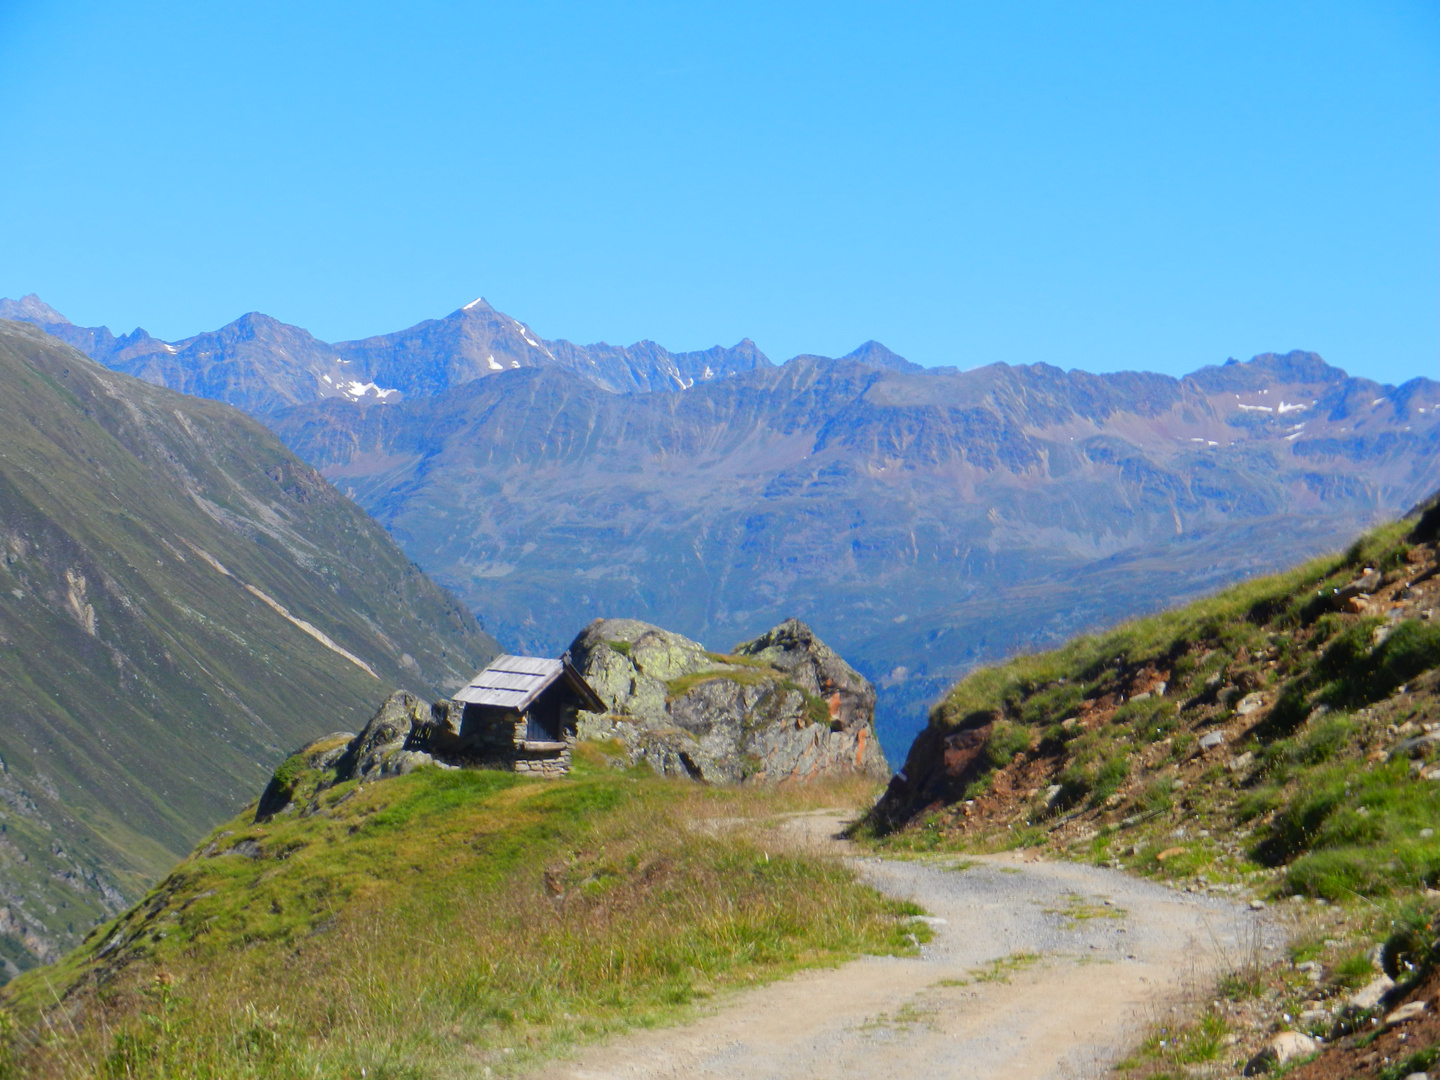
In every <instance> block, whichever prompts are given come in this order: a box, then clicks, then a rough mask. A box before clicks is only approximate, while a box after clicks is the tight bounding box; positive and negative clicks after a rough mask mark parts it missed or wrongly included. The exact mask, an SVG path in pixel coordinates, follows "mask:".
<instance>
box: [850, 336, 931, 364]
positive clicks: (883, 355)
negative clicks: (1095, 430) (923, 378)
mask: <svg viewBox="0 0 1440 1080" xmlns="http://www.w3.org/2000/svg"><path fill="white" fill-rule="evenodd" d="M840 359H842V360H853V361H855V362H856V363H857V364H869V365H870V366H871V367H882V368H889V369H890V370H892V371H921V370H923V369H922V368H921V367H920V365H919V364H916V363H914V362H913V361H910V360H906V359H905V357H903V356H901V355H900V354H899V353H897V352H894V351H893V350H891V349H889V348H887V347H885V346H884V345H882V344H880V342H878V341H876V340H874V339H873V338H872V339H871V340H869V341H867V342H865V344H863V345H861V346H860V347H859V348H858V349H855V350H854V351H852V352H848V353H846V354H845V355H844V356H842V357H841V358H840Z"/></svg>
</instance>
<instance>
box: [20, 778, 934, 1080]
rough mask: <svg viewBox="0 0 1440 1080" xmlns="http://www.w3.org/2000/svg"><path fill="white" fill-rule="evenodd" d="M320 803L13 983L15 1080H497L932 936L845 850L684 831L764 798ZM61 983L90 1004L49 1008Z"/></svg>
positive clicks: (748, 833)
mask: <svg viewBox="0 0 1440 1080" xmlns="http://www.w3.org/2000/svg"><path fill="white" fill-rule="evenodd" d="M291 771H292V772H293V771H294V770H293V769H292V770H291ZM318 779H319V774H315V773H311V772H307V771H303V770H302V772H301V773H300V774H299V775H297V776H296V777H294V782H295V784H296V786H297V789H299V790H301V791H302V792H303V791H305V789H306V786H307V785H310V787H312V788H313V786H314V784H315V783H316V781H317V780H318ZM834 794H835V793H834V792H810V793H808V794H806V793H801V794H798V795H797V794H793V793H792V794H790V795H789V796H787V798H788V799H789V800H790V801H791V802H795V803H796V805H797V806H798V805H800V804H804V803H807V800H808V802H813V801H814V800H816V799H820V800H825V799H826V798H827V797H833V796H834ZM796 800H799V801H798V802H796ZM319 802H320V810H319V812H318V813H315V814H313V815H310V816H306V817H302V816H300V815H299V814H297V813H294V812H291V813H286V814H281V815H278V816H277V817H275V818H274V819H272V820H271V821H269V822H267V823H264V824H261V825H256V824H253V823H252V822H250V820H249V819H248V818H247V817H245V816H243V815H242V816H241V817H240V818H237V819H235V820H234V821H232V822H230V823H228V824H227V825H226V826H224V827H223V828H221V829H218V830H216V831H215V833H213V834H212V836H211V837H210V838H207V841H206V842H204V843H203V844H202V846H201V848H200V850H199V851H198V852H197V854H196V855H195V856H193V857H192V858H190V859H189V860H187V861H186V862H184V863H182V864H181V865H180V866H179V867H177V868H176V870H175V871H174V872H173V873H172V874H171V875H170V876H169V877H167V878H166V879H165V881H163V882H162V883H161V884H160V885H159V886H157V887H156V889H155V890H154V892H152V893H151V894H150V896H148V897H147V898H146V899H145V900H144V901H143V902H142V903H141V904H140V905H137V907H135V908H134V909H132V910H131V911H129V912H127V913H126V914H125V915H124V916H122V917H121V918H119V919H117V920H114V921H112V922H111V923H109V924H107V925H105V926H104V927H102V928H100V929H99V930H97V932H96V933H94V934H92V935H91V936H90V938H88V939H87V941H86V943H85V945H84V947H83V948H82V949H80V950H78V951H77V952H76V953H74V954H72V955H71V956H70V957H68V958H66V960H65V961H63V962H62V963H61V964H60V965H58V966H56V967H53V968H48V969H43V970H39V971H36V972H33V973H31V974H29V975H27V976H25V977H23V978H21V979H20V980H17V982H16V983H15V984H14V985H12V986H11V987H9V988H7V991H6V993H5V995H4V1003H5V1006H6V1008H5V1011H3V1012H0V1017H3V1018H4V1019H3V1020H0V1028H3V1026H4V1025H5V1024H9V1028H8V1030H9V1031H10V1032H11V1036H10V1038H9V1040H8V1042H7V1043H6V1044H5V1051H4V1052H6V1053H9V1054H10V1055H11V1062H12V1065H11V1067H10V1071H9V1072H8V1073H6V1072H4V1071H0V1076H16V1077H18V1076H25V1077H37V1078H48V1077H60V1076H64V1077H96V1078H100V1077H110V1076H125V1077H153V1078H156V1080H158V1078H160V1077H171V1076H186V1077H198V1078H210V1077H214V1078H219V1077H226V1078H230V1077H236V1078H245V1077H277V1078H291V1077H294V1078H297V1080H298V1078H299V1077H315V1076H321V1077H328V1076H335V1077H341V1076H345V1077H349V1076H355V1075H359V1074H360V1070H361V1069H364V1070H366V1074H367V1075H368V1076H371V1077H373V1076H390V1077H419V1076H422V1075H423V1076H432V1075H437V1074H446V1073H448V1072H450V1071H453V1070H456V1069H459V1068H460V1067H461V1066H462V1065H465V1067H469V1068H476V1067H478V1066H479V1065H480V1064H488V1065H489V1066H490V1067H491V1068H493V1069H495V1070H497V1071H500V1072H504V1071H505V1070H507V1069H511V1068H519V1067H521V1066H522V1065H524V1064H526V1063H528V1062H534V1061H536V1060H539V1059H541V1058H544V1057H545V1056H547V1055H550V1054H552V1053H554V1052H555V1051H556V1050H557V1049H559V1048H563V1047H565V1046H568V1045H572V1044H575V1043H577V1042H583V1041H586V1040H590V1039H594V1038H598V1037H599V1036H601V1035H603V1034H605V1033H607V1032H610V1031H614V1030H618V1029H622V1028H625V1027H628V1026H632V1025H635V1024H652V1023H659V1022H664V1021H667V1020H671V1019H674V1018H676V1017H677V1016H680V1015H683V1014H684V1013H685V1011H686V1010H687V1009H688V1008H690V1007H691V1006H692V1005H693V1004H694V1003H696V1002H698V1001H701V1000H703V999H705V998H706V997H708V996H711V995H713V994H714V993H716V992H719V991H721V990H723V989H724V988H725V987H729V986H740V985H749V984H750V983H751V982H753V981H756V980H764V979H770V978H774V977H777V976H779V975H782V974H784V973H787V972H789V971H793V970H795V969H797V968H799V967H803V966H807V965H813V964H827V963H834V962H837V961H839V960H843V959H845V958H847V957H849V956H852V955H854V954H856V953H859V952H891V953H902V952H906V951H909V950H911V949H913V947H914V945H915V942H917V941H918V940H921V939H922V938H924V937H926V936H928V930H927V928H925V927H924V926H923V925H917V924H914V923H912V922H910V921H908V917H909V916H911V915H913V914H914V913H915V912H914V905H909V904H897V903H893V902H890V901H887V900H884V899H883V898H881V897H880V896H879V895H878V894H876V893H874V892H873V891H872V890H870V889H868V888H866V887H863V886H861V885H859V884H858V883H857V882H856V880H855V878H854V876H853V874H852V873H851V872H850V871H848V870H846V869H845V868H844V867H843V866H842V865H840V864H839V863H838V862H833V861H829V860H826V859H822V858H819V857H815V856H809V855H797V854H790V853H787V852H785V851H783V850H782V849H780V848H779V847H777V846H776V845H775V844H774V843H773V842H771V841H769V840H766V841H765V842H764V843H763V844H762V843H761V840H762V837H761V836H760V834H758V833H756V832H755V831H754V830H752V829H747V828H741V827H727V828H725V829H719V830H700V829H696V828H695V822H696V821H697V820H703V819H705V818H715V819H717V820H722V821H727V822H734V821H735V820H737V819H744V818H748V817H758V816H761V815H770V814H773V813H775V812H776V810H777V804H776V803H775V801H774V800H773V799H770V798H768V797H767V793H763V792H762V793H755V792H747V791H743V790H741V791H735V790H725V789H706V788H702V787H698V786H696V785H692V784H686V783H682V782H673V781H666V780H662V779H658V778H651V779H646V780H641V779H637V778H635V777H633V776H628V775H625V774H617V773H615V772H613V771H609V770H604V769H595V770H593V771H592V772H591V774H590V775H582V776H579V777H576V778H573V779H568V780H564V781H550V782H545V781H533V780H526V779H521V778H518V777H516V776H515V775H513V774H508V773H500V772H474V771H460V772H449V771H440V770H434V769H425V770H420V771H419V772H416V773H414V774H411V775H409V776H404V777H398V778H394V779H390V780H386V781H383V782H379V783H371V784H367V785H364V786H363V787H356V786H355V785H354V784H346V785H342V786H340V787H337V788H332V789H329V790H327V791H325V792H324V793H323V794H321V796H320V799H319ZM212 845H213V847H212ZM237 848H238V850H237ZM241 851H246V852H250V853H251V854H258V857H248V856H247V855H246V854H241V853H240V852H241ZM67 994H70V995H71V996H70V998H69V1000H70V1001H71V1002H76V1001H83V1002H84V1008H83V1009H82V1010H80V1011H79V1012H76V1011H74V1010H72V1009H71V1008H69V1007H66V1008H64V1009H59V1010H56V1009H55V1008H54V1003H55V1002H56V1001H57V1000H58V999H59V998H61V997H64V996H65V995H67ZM74 995H78V997H77V996H74ZM77 1016H78V1017H80V1018H81V1019H78V1020H77V1019H76V1017H77ZM17 1022H18V1026H17ZM506 1047H508V1048H510V1050H511V1051H512V1053H509V1054H506V1053H504V1050H505V1048H506Z"/></svg>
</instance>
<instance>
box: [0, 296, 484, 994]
mask: <svg viewBox="0 0 1440 1080" xmlns="http://www.w3.org/2000/svg"><path fill="white" fill-rule="evenodd" d="M0 375H3V379H4V384H5V387H6V393H5V394H4V395H3V397H0V685H4V686H5V688H6V696H5V702H4V713H5V716H6V721H5V723H3V724H0V974H3V975H4V976H6V977H8V976H10V975H13V974H14V973H15V972H16V971H17V970H21V969H24V968H27V967H30V966H33V965H34V964H35V963H36V962H38V961H44V960H50V959H53V958H54V957H55V956H57V955H58V954H59V952H60V951H62V950H63V949H65V948H67V947H69V946H70V945H72V944H73V943H75V942H76V941H78V940H80V938H81V937H83V935H84V934H85V933H86V931H87V930H88V928H89V927H90V926H91V925H92V924H93V923H94V922H96V921H97V920H99V919H102V918H104V917H108V916H109V915H112V914H114V913H115V912H116V911H118V910H120V909H121V908H123V907H124V906H125V905H126V904H128V903H129V902H131V901H132V900H133V899H134V898H135V897H136V896H138V895H140V894H141V893H142V892H143V891H144V890H145V889H146V888H148V887H149V885H150V884H151V883H152V882H153V881H154V880H156V879H157V878H158V877H159V876H160V875H161V874H163V873H164V872H166V871H167V870H168V869H169V868H170V867H171V865H172V864H173V863H174V862H175V860H176V859H177V858H179V857H181V856H182V855H183V854H184V853H185V851H186V850H187V849H188V848H189V847H190V846H191V845H192V844H193V843H194V841H195V839H196V838H197V837H198V836H199V835H200V834H201V833H202V832H204V830H205V829H206V828H208V827H210V826H211V825H213V823H214V822H216V821H219V820H221V819H223V818H225V817H227V816H229V815H230V814H232V813H233V811H234V807H235V805H236V804H237V803H239V802H240V801H243V799H244V798H246V797H247V796H248V795H249V793H250V790H252V789H253V787H254V785H255V779H256V777H257V775H264V774H268V773H269V771H270V770H271V769H272V768H273V766H274V764H275V762H276V761H278V760H280V759H281V758H282V757H283V754H284V751H285V749H286V748H288V746H290V745H293V744H294V743H295V742H297V741H299V739H300V738H302V737H308V736H310V735H311V734H313V731H314V725H315V720H314V717H316V716H321V715H323V716H326V717H327V718H334V719H336V720H343V719H344V718H345V717H347V716H348V717H351V718H352V719H353V720H355V721H356V722H359V721H363V720H364V718H365V717H366V716H368V715H369V712H370V710H371V708H373V701H374V699H375V695H376V693H377V689H378V688H388V687H389V686H396V685H398V686H407V687H413V688H414V689H416V690H417V691H425V692H431V693H437V694H438V693H441V692H443V691H444V690H445V689H448V688H450V687H452V686H455V685H459V684H460V683H462V682H463V681H464V680H465V679H467V678H468V677H469V676H470V674H471V673H472V672H473V671H474V669H475V667H476V666H477V665H479V664H483V663H484V662H485V661H486V660H488V659H489V657H491V656H493V655H495V653H496V652H497V651H498V650H497V649H496V646H495V643H494V641H493V639H491V638H490V637H489V636H488V635H486V634H485V633H484V632H483V631H482V630H481V629H480V627H479V626H478V625H477V623H476V621H475V619H474V617H473V616H472V615H471V614H470V612H469V611H468V609H466V608H465V607H463V606H462V605H461V604H459V603H458V602H457V601H456V600H455V598H454V597H453V596H451V595H450V594H448V593H446V592H445V591H444V590H442V589H440V588H438V587H437V586H436V585H435V584H434V583H433V582H431V581H430V580H429V579H428V578H426V577H425V575H424V574H423V573H421V572H420V570H419V569H418V568H417V567H416V566H415V565H414V564H413V563H411V562H410V560H409V559H407V558H406V557H405V556H404V555H403V554H402V553H401V552H400V550H399V549H398V548H397V547H396V546H395V544H394V543H393V542H392V541H391V539H390V538H389V537H388V536H387V535H386V533H385V531H384V530H383V529H382V528H380V527H379V526H378V525H377V524H376V523H375V522H374V521H372V520H371V519H370V518H368V517H367V516H366V515H365V514H364V512H363V511H361V510H360V509H359V508H358V507H356V506H355V504H354V503H353V502H351V501H350V500H348V499H346V498H344V497H343V496H342V495H340V493H338V492H337V491H336V490H335V489H334V488H333V487H331V486H330V485H329V484H328V483H326V482H325V481H324V480H323V479H322V478H321V477H320V476H319V474H317V473H316V472H315V470H313V469H312V468H310V467H309V466H307V465H305V464H304V463H303V462H301V461H300V460H299V459H297V458H296V457H295V455H294V454H292V453H291V452H290V451H288V450H286V449H285V447H284V446H283V445H282V444H281V443H280V442H279V440H277V439H276V438H275V437H274V436H273V435H271V434H270V432H268V431H266V430H265V429H264V428H262V427H261V426H260V425H259V424H258V423H256V422H255V421H253V420H251V419H250V418H248V417H246V416H244V415H242V414H241V413H239V412H237V411H235V410H234V409H232V408H230V407H229V406H227V405H222V404H219V403H216V402H212V401H204V400H200V399H198V398H191V397H186V396H184V395H181V394H177V393H175V392H173V391H171V390H167V389H164V388H160V387H156V386H152V385H149V384H148V383H145V382H141V381H139V380H135V379H131V378H129V377H127V376H124V375H120V374H117V373H115V372H112V371H109V370H107V369H105V368H103V367H101V366H100V365H98V364H96V363H94V362H92V361H91V360H89V359H87V358H86V357H85V356H83V355H82V354H80V353H79V352H77V351H76V350H74V349H72V348H70V347H68V346H65V345H62V344H61V343H59V342H57V341H56V340H55V339H54V338H53V337H50V336H47V335H45V334H42V333H40V332H39V331H38V330H36V329H35V328H33V327H32V326H28V325H25V324H22V323H15V322H3V321H0Z"/></svg>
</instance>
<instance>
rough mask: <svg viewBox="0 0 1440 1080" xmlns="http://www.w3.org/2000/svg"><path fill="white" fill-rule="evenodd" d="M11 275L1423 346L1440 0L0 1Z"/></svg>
mask: <svg viewBox="0 0 1440 1080" xmlns="http://www.w3.org/2000/svg"><path fill="white" fill-rule="evenodd" d="M0 107H3V116H4V129H5V130H4V135H3V137H0V145H3V146H4V152H3V157H0V294H3V295H10V296H18V295H20V294H21V293H25V292H31V291H34V292H38V293H40V295H41V296H42V297H44V298H45V299H46V300H48V301H49V302H50V303H52V304H53V305H55V306H56V307H57V308H59V309H60V310H61V311H63V312H65V313H66V314H67V315H68V316H69V317H70V318H71V319H73V320H74V321H76V322H80V323H85V324H96V323H107V324H109V325H110V326H111V327H112V328H114V329H116V330H117V331H119V330H128V329H130V328H131V327H133V326H134V325H135V324H137V323H138V324H141V325H143V326H145V327H146V328H147V329H148V330H150V331H151V332H152V333H154V334H157V335H159V336H161V337H165V338H169V339H175V338H179V337H183V336H185V335H188V334H192V333H195V332H198V331H200V330H205V329H211V328H214V327H216V326H219V325H220V324H222V323H225V322H228V321H229V320H230V319H232V318H234V317H236V316H237V315H239V314H240V313H242V312H244V311H247V310H251V309H258V310H261V311H265V312H268V313H270V314H272V315H275V316H276V317H278V318H281V319H284V320H285V321H287V322H293V323H298V324H299V325H302V326H305V327H307V328H308V329H310V330H312V331H313V332H314V333H316V334H317V335H319V336H321V337H324V338H328V339H331V340H337V339H341V338H349V337H359V336H362V335H366V334H372V333H378V332H383V331H388V330H393V329H398V328H400V327H403V326H406V325H409V324H411V323H414V322H417V321H419V320H420V319H422V318H427V317H431V316H437V315H442V314H444V313H446V312H449V311H451V310H454V309H455V308H456V307H459V306H460V305H461V304H463V303H466V302H467V301H469V300H471V299H473V298H474V297H475V296H477V295H480V294H483V295H484V296H486V297H487V298H488V299H489V300H490V301H491V302H492V303H494V304H495V305H496V306H497V307H500V308H501V309H502V310H505V311H507V312H509V313H510V314H512V315H515V316H516V317H518V318H521V319H524V320H526V321H527V322H529V323H530V324H532V325H533V326H534V327H535V328H536V329H537V330H538V331H539V332H541V333H542V334H545V335H547V336H549V337H567V338H571V339H573V340H577V341H581V342H589V341H596V340H607V341H611V342H616V343H628V342H631V341H634V340H636V339H638V338H642V337H647V338H651V339H653V340H656V341H659V342H661V343H662V344H665V345H667V346H669V347H671V348H675V349H688V348H699V347H705V346H708V345H711V344H714V343H716V342H721V343H725V344H730V343H733V342H735V341H736V340H738V339H739V338H741V337H742V336H750V337H753V338H754V339H755V340H756V341H757V342H758V343H759V345H760V347H761V348H762V349H764V350H765V351H766V352H767V353H769V354H770V355H771V357H772V358H774V359H777V360H778V359H783V358H785V357H788V356H790V355H792V354H793V353H796V352H801V351H811V352H823V353H830V354H837V353H841V352H845V351H848V350H849V349H851V348H852V347H854V346H855V345H856V344H858V343H859V342H861V341H862V340H864V339H866V338H870V337H874V338H878V339H879V340H881V341H883V342H885V343H886V344H888V345H889V346H891V347H892V348H894V349H896V350H897V351H898V352H901V353H903V354H905V355H907V356H909V357H910V358H912V359H914V360H916V361H918V362H920V363H924V364H957V365H959V366H961V367H972V366H975V365H977V364H983V363H988V362H991V361H996V360H1003V361H1008V362H1011V363H1028V362H1032V361H1037V360H1044V361H1048V362H1050V363H1055V364H1059V365H1061V366H1065V367H1082V368H1087V369H1090V370H1114V369H1117V368H1126V367H1128V368H1148V369H1154V370H1161V371H1169V372H1174V373H1178V372H1181V371H1185V370H1189V369H1192V368H1194V367H1197V366H1199V365H1201V364H1204V363H1213V362H1219V361H1223V360H1224V359H1225V357H1227V356H1230V355H1234V356H1240V357H1248V356H1250V355H1252V354H1254V353H1256V352H1260V351H1264V350H1270V349H1289V348H1295V347H1299V348H1309V349H1314V350H1316V351H1318V352H1320V353H1321V354H1323V355H1324V356H1325V357H1326V358H1327V359H1329V360H1331V361H1332V362H1335V363H1338V364H1340V365H1342V366H1344V367H1346V368H1348V369H1350V370H1351V371H1355V372H1358V373H1363V374H1367V375H1370V376H1371V377H1373V378H1378V379H1380V380H1382V381H1390V382H1399V381H1402V380H1404V379H1406V378H1409V377H1411V376H1413V375H1416V374H1426V375H1429V376H1431V377H1435V376H1437V374H1440V370H1437V369H1440V359H1437V357H1440V314H1437V311H1440V300H1437V296H1440V239H1437V238H1440V211H1437V203H1440V195H1437V192H1440V5H1437V4H1435V3H1434V2H1433V0H1413V2H1411V0H1357V2H1354V3H1345V4H1335V3H1324V2H1313V0H1307V2H1303V3H1286V2H1266V3H1259V4H1257V3H1254V2H1250V0H1247V2H1237V3H1222V2H1217V3H1183V4H1175V3H1155V2H1153V0H1146V2H1143V3H1016V4H998V3H994V2H986V3H973V4H964V3H947V4H939V3H937V4H930V5H917V4H905V3H894V2H892V3H886V4H878V3H871V4H857V3H837V2H827V3H819V2H813V3H808V4H803V5H801V4H783V3H775V2H765V3H757V4H751V3H736V2H727V3H723V4H721V3H715V4H703V3H684V4H674V3H667V4H654V5H644V4H625V5H620V4H615V5H582V4H554V3H510V4H505V5H488V4H480V3H475V4H459V3H441V2H426V0H409V2H407V3H404V4H397V3H371V2H364V0H350V2H347V3H343V4H342V3H300V2H297V0H285V2H280V3H276V2H269V0H246V2H244V3H235V2H229V0H227V2H226V3H213V2H204V0H183V2H170V0H155V2H148V3H144V2H125V0H104V2H94V0H50V2H45V0H0Z"/></svg>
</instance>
